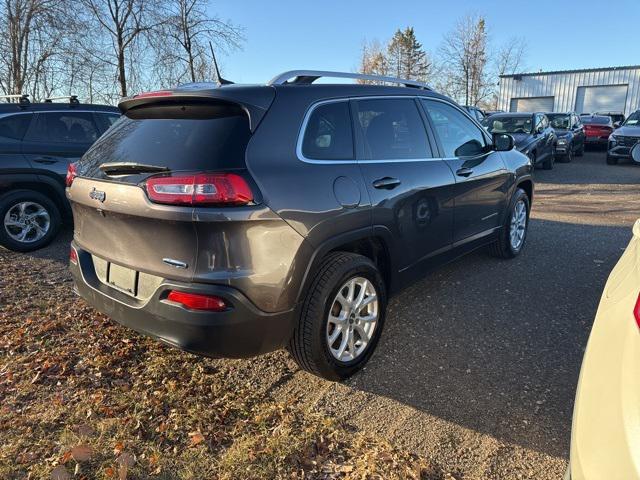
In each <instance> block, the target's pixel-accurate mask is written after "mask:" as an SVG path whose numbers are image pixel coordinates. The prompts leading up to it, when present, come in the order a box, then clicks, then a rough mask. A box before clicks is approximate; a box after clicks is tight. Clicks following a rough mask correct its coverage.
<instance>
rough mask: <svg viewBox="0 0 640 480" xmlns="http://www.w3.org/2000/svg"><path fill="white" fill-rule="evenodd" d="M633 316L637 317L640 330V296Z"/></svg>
mask: <svg viewBox="0 0 640 480" xmlns="http://www.w3.org/2000/svg"><path fill="white" fill-rule="evenodd" d="M633 316H634V317H636V324H637V325H638V328H640V295H638V300H637V301H636V306H635V307H634V309H633Z"/></svg>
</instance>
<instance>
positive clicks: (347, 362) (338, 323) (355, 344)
mask: <svg viewBox="0 0 640 480" xmlns="http://www.w3.org/2000/svg"><path fill="white" fill-rule="evenodd" d="M386 306H387V299H386V290H385V285H384V281H383V280H382V276H381V275H380V272H379V271H378V268H377V267H376V265H375V264H374V263H373V262H372V261H371V260H370V259H369V258H367V257H364V256H362V255H357V254H354V253H346V252H334V253H331V254H329V255H328V256H327V258H326V259H325V260H324V261H323V263H322V265H321V266H320V269H319V271H318V273H317V275H316V277H315V278H314V280H313V283H312V285H311V287H310V289H309V292H308V293H307V296H306V299H305V301H304V304H303V308H302V313H301V315H300V319H299V322H298V325H296V327H295V329H294V332H293V335H292V337H291V340H290V342H289V346H288V350H289V352H290V353H291V356H292V357H293V358H294V360H295V361H296V362H297V363H298V365H300V367H301V368H303V369H305V370H307V371H308V372H310V373H313V374H315V375H318V376H320V377H323V378H326V379H328V380H342V379H345V378H347V377H349V376H351V375H353V374H354V373H355V372H357V371H358V370H360V369H361V368H362V367H363V366H364V365H365V364H366V363H367V361H368V360H369V358H370V357H371V355H372V353H373V351H374V349H375V347H376V344H377V343H378V340H379V338H380V335H381V333H382V327H383V325H384V316H385V309H386Z"/></svg>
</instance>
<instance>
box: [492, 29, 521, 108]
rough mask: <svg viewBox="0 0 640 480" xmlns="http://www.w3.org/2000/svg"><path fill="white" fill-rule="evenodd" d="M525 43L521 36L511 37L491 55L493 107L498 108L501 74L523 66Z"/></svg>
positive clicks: (515, 70)
mask: <svg viewBox="0 0 640 480" xmlns="http://www.w3.org/2000/svg"><path fill="white" fill-rule="evenodd" d="M526 51H527V43H526V41H525V40H524V39H523V38H519V37H512V38H510V39H509V40H507V42H505V43H504V44H503V45H501V46H500V47H499V48H498V49H497V51H496V52H495V53H494V54H493V55H492V57H493V58H494V65H493V69H494V74H493V77H494V78H495V79H496V82H495V83H494V84H493V85H494V88H493V92H492V93H493V96H492V101H491V105H492V107H493V108H494V109H497V108H498V101H499V99H498V87H499V85H500V83H499V81H500V77H501V76H502V75H512V74H514V73H517V72H518V71H522V69H523V68H524V59H525V57H526Z"/></svg>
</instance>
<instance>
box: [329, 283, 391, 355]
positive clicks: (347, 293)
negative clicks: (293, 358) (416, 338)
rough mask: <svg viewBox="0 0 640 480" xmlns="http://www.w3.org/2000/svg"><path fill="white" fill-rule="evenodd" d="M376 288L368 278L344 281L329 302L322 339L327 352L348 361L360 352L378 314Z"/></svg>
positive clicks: (364, 347)
mask: <svg viewBox="0 0 640 480" xmlns="http://www.w3.org/2000/svg"><path fill="white" fill-rule="evenodd" d="M379 312H380V311H379V304H378V292H377V291H376V289H375V287H374V286H373V284H372V283H371V281H369V280H368V279H366V278H364V277H354V278H351V279H349V280H347V282H345V284H344V285H342V287H340V290H338V293H337V295H336V296H335V298H334V299H333V302H332V303H331V308H330V309H329V316H328V318H327V331H326V341H327V346H328V348H329V351H330V352H331V355H332V356H333V358H335V359H336V360H339V361H341V362H350V361H353V360H355V359H357V358H358V357H360V355H362V354H363V353H364V351H365V350H366V349H367V346H368V345H369V343H370V342H371V339H372V338H373V335H374V333H375V330H376V327H377V325H378V319H379V317H380V313H379Z"/></svg>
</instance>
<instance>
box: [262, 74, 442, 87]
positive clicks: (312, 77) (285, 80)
mask: <svg viewBox="0 0 640 480" xmlns="http://www.w3.org/2000/svg"><path fill="white" fill-rule="evenodd" d="M319 78H351V79H354V80H370V81H373V82H386V83H398V84H400V85H404V86H405V87H411V88H421V89H424V90H431V87H430V86H429V85H427V84H426V83H423V82H418V81H416V80H407V79H404V78H396V77H386V76H384V75H367V74H364V73H348V72H326V71H322V70H290V71H288V72H284V73H281V74H280V75H277V76H276V77H274V78H272V79H271V80H270V81H269V83H267V85H310V84H312V83H313V82H315V81H316V80H318V79H319Z"/></svg>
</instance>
